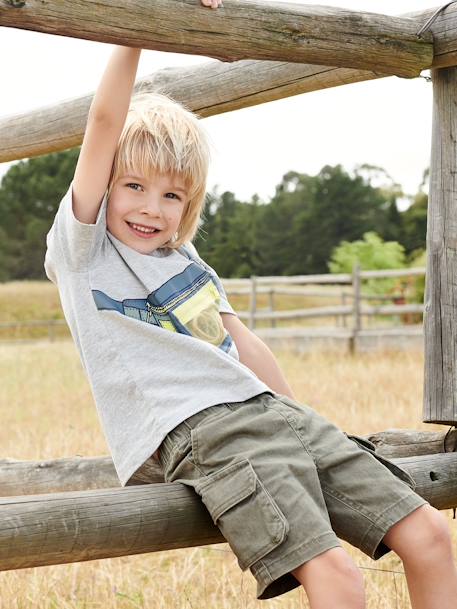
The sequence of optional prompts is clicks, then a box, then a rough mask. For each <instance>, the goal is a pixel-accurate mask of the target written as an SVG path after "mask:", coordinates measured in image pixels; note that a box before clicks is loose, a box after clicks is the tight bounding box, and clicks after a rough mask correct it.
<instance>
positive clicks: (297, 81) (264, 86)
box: [0, 60, 382, 162]
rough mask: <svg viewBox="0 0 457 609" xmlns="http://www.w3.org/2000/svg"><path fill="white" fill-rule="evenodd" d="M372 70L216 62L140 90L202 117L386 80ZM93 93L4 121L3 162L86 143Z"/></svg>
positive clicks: (158, 77)
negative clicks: (167, 98) (168, 99)
mask: <svg viewBox="0 0 457 609" xmlns="http://www.w3.org/2000/svg"><path fill="white" fill-rule="evenodd" d="M381 76H382V75H380V74H376V73H374V72H369V71H358V70H351V69H347V68H328V67H322V66H314V65H302V64H292V63H284V62H279V61H254V60H246V61H238V62H235V63H233V64H226V63H220V62H217V61H211V62H207V63H204V64H202V65H198V66H193V67H179V68H165V69H162V70H158V71H157V72H155V73H153V74H151V75H150V76H147V77H145V78H141V79H138V81H137V84H136V86H135V91H137V92H138V91H143V92H146V91H157V90H159V91H161V92H163V93H166V94H168V95H170V96H171V97H172V98H173V99H176V100H178V101H180V102H182V103H183V104H185V105H186V106H187V107H188V108H190V109H191V110H193V111H194V112H196V113H197V114H198V115H199V116H201V117H202V118H204V117H207V116H214V115H216V114H221V113H223V112H231V111H233V110H239V109H240V108H247V107H249V106H255V105H257V104H262V103H265V102H269V101H274V100H277V99H282V98H284V97H289V96H292V95H299V94H302V93H307V92H310V91H317V90H320V89H326V88H330V87H337V86H340V85H344V84H349V83H353V82H360V81H365V80H372V79H376V78H381ZM91 100H92V94H90V95H85V96H82V97H77V98H74V99H71V100H67V101H63V102H60V103H57V104H55V105H51V106H47V107H43V108H38V109H37V110H34V111H32V112H28V113H26V114H17V115H15V116H11V117H6V118H3V119H1V120H0V162H5V161H13V160H16V159H23V158H26V157H33V156H39V155H41V154H46V153H49V152H57V151H59V150H65V149H67V148H73V147H74V146H78V145H79V144H81V142H82V139H83V135H84V129H85V125H86V120H87V114H88V112H89V107H90V103H91Z"/></svg>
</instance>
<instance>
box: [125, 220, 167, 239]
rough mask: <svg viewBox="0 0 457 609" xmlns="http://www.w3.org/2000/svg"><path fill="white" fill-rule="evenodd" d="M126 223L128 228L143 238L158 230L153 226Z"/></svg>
mask: <svg viewBox="0 0 457 609" xmlns="http://www.w3.org/2000/svg"><path fill="white" fill-rule="evenodd" d="M127 225H128V227H129V228H130V230H131V231H132V232H133V233H135V235H137V236H138V237H142V238H143V239H147V238H149V237H151V236H152V235H155V234H157V233H159V232H160V230H159V229H158V228H154V227H153V226H144V225H143V224H136V223H135V222H127Z"/></svg>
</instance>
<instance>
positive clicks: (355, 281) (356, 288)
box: [349, 262, 362, 353]
mask: <svg viewBox="0 0 457 609" xmlns="http://www.w3.org/2000/svg"><path fill="white" fill-rule="evenodd" d="M352 289H353V292H354V295H353V300H354V303H353V307H354V309H353V313H354V323H353V328H352V336H351V341H350V345H349V347H350V351H351V353H355V351H356V340H357V334H358V333H359V331H360V329H361V326H362V322H361V317H360V264H359V263H358V262H357V263H356V264H355V266H354V268H353V269H352Z"/></svg>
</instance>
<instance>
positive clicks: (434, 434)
mask: <svg viewBox="0 0 457 609" xmlns="http://www.w3.org/2000/svg"><path fill="white" fill-rule="evenodd" d="M364 437H365V438H366V439H368V440H370V442H372V443H373V444H374V445H375V446H376V452H377V453H379V454H380V455H382V456H384V457H388V458H398V457H417V456H421V455H432V454H438V453H445V452H455V450H456V449H457V429H451V430H449V431H416V430H412V429H388V430H386V431H381V432H377V433H372V434H367V435H365V436H364ZM160 482H164V479H163V472H162V469H161V467H160V465H159V464H158V463H157V462H156V461H154V460H153V459H149V460H148V461H147V462H146V464H145V466H144V467H143V468H142V470H141V474H138V475H137V477H136V478H135V479H134V480H133V481H132V482H131V484H132V485H138V484H150V483H160ZM118 486H119V479H118V477H117V474H116V470H115V469H114V464H113V461H112V459H111V457H110V456H103V457H68V458H63V459H50V460H42V461H19V460H17V459H0V496H3V497H9V496H14V495H35V494H41V493H54V492H59V493H61V492H66V491H78V490H93V489H99V488H114V487H118Z"/></svg>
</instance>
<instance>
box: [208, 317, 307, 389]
mask: <svg viewBox="0 0 457 609" xmlns="http://www.w3.org/2000/svg"><path fill="white" fill-rule="evenodd" d="M220 315H221V318H222V323H223V324H224V327H225V329H226V330H227V332H228V333H229V334H230V336H231V337H232V339H233V340H234V342H235V345H236V348H237V349H238V353H239V356H240V362H241V363H242V364H244V365H245V366H247V367H248V368H250V369H251V370H252V372H254V374H255V375H256V376H257V377H258V378H259V379H260V380H261V381H263V382H264V383H265V384H266V385H268V387H270V389H272V390H273V391H274V392H276V393H279V394H281V395H287V396H289V397H290V398H292V399H293V400H295V399H296V398H295V396H294V394H293V391H292V389H291V388H290V386H289V384H288V382H287V381H286V378H285V376H284V374H283V372H282V370H281V368H280V367H279V364H278V362H277V361H276V358H275V356H274V355H273V353H272V352H271V351H270V349H269V348H268V347H267V345H266V344H265V343H264V342H263V341H262V340H261V339H260V338H259V337H258V336H256V335H255V334H254V333H253V332H251V330H249V328H247V327H246V326H245V325H244V324H243V322H242V321H240V319H239V318H238V317H236V315H232V314H230V313H221V314H220Z"/></svg>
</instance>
